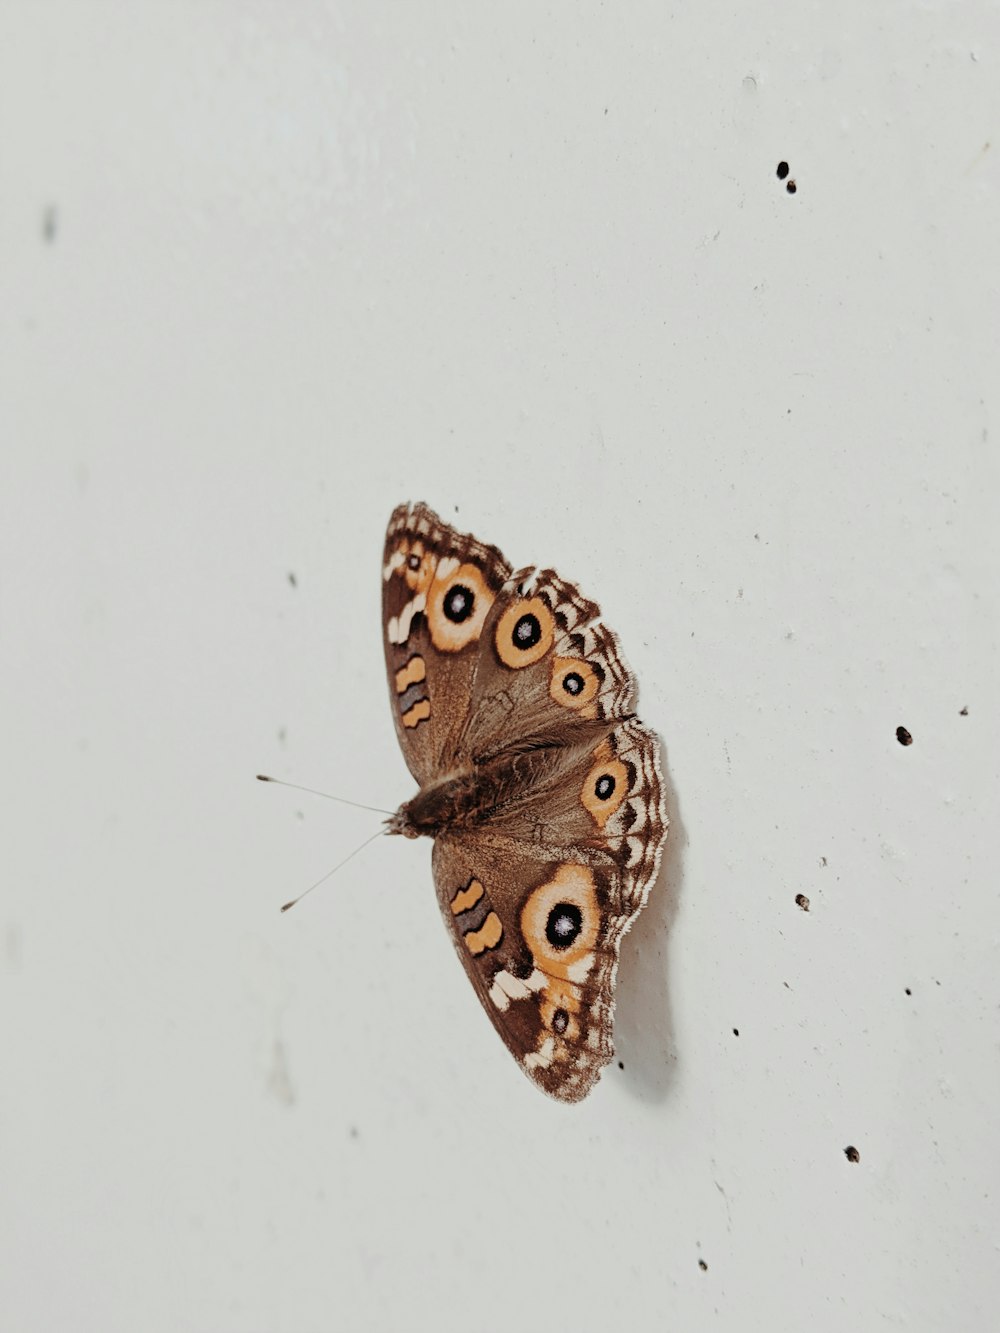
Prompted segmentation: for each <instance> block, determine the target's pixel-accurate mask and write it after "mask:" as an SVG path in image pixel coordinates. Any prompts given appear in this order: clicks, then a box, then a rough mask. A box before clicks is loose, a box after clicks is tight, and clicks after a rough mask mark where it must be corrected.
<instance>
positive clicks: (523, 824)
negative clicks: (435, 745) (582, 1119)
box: [434, 719, 667, 1102]
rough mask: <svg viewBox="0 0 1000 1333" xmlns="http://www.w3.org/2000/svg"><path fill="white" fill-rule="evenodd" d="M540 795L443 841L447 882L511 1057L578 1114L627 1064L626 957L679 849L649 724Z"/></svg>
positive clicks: (588, 755)
mask: <svg viewBox="0 0 1000 1333" xmlns="http://www.w3.org/2000/svg"><path fill="white" fill-rule="evenodd" d="M556 790H557V791H558V792H559V793H560V799H554V798H553V795H552V792H553V791H556ZM541 791H542V794H541V796H539V793H538V792H536V793H535V796H534V798H532V797H529V798H528V799H527V800H526V801H524V802H516V803H515V804H514V806H513V807H512V808H509V809H508V810H507V811H506V813H505V814H504V816H503V817H502V818H497V819H495V820H491V821H490V822H489V823H488V824H487V825H485V826H483V827H480V828H476V829H474V830H471V831H463V832H462V833H461V834H459V835H457V836H456V835H455V834H448V835H444V836H442V837H440V838H438V839H437V841H436V842H435V844H434V882H435V887H436V889H437V896H438V901H439V904H440V907H441V912H442V915H443V916H444V918H445V921H446V923H447V925H448V928H449V931H450V933H451V936H452V940H453V942H454V944H455V948H456V950H457V952H458V955H459V958H460V959H461V961H462V964H463V966H464V968H465V970H466V973H467V974H468V976H469V979H470V980H471V982H472V984H473V986H474V988H475V990H476V994H477V995H478V996H479V999H480V1001H481V1003H482V1005H483V1008H484V1009H485V1010H486V1012H487V1014H488V1015H489V1018H490V1020H491V1021H492V1023H493V1026H494V1027H495V1028H496V1030H497V1032H498V1033H499V1034H500V1036H501V1037H502V1038H503V1041H504V1043H505V1044H506V1046H507V1048H508V1049H509V1050H510V1052H511V1054H512V1055H513V1056H514V1058H515V1059H516V1060H517V1062H518V1064H519V1065H520V1066H521V1068H522V1069H523V1070H524V1072H525V1073H526V1074H527V1075H528V1077H529V1078H531V1079H532V1081H533V1082H534V1083H536V1084H537V1085H538V1086H539V1087H540V1088H542V1089H543V1091H545V1092H547V1093H549V1094H550V1095H551V1096H553V1097H556V1098H558V1099H559V1100H560V1101H566V1102H575V1101H579V1100H580V1099H581V1098H582V1097H585V1096H586V1095H587V1093H588V1092H589V1091H590V1089H591V1087H592V1086H593V1084H594V1083H595V1082H596V1081H597V1079H598V1078H599V1077H600V1074H601V1070H602V1069H603V1067H604V1066H605V1065H606V1064H607V1063H608V1061H609V1060H610V1059H611V1057H612V1054H613V1052H614V1044H613V1020H614V987H615V976H616V973H617V969H618V950H619V944H620V941H621V938H622V936H623V935H624V934H625V932H626V931H627V930H628V928H629V926H630V925H631V924H632V922H633V921H634V919H635V917H636V916H637V914H638V913H639V911H640V910H641V908H642V906H643V904H644V903H645V901H646V898H647V896H648V893H649V888H650V885H651V884H652V882H653V880H654V878H655V876H656V871H657V867H658V864H659V858H660V851H661V848H662V845H663V841H664V838H665V836H666V827H667V820H666V816H665V813H664V809H663V795H662V785H661V775H660V767H659V746H658V742H657V739H656V737H655V735H653V733H652V732H650V731H647V730H646V728H645V727H643V726H642V724H641V723H640V722H638V721H637V720H636V719H630V720H628V721H625V722H621V723H618V724H617V725H615V726H614V727H612V729H611V730H610V731H609V732H608V734H607V735H606V736H605V737H604V738H603V739H602V740H601V741H599V742H598V743H597V744H596V745H595V746H593V747H592V748H590V749H589V750H588V749H587V748H585V747H584V748H578V749H576V750H572V751H566V752H564V753H563V754H560V755H558V756H557V757H556V759H554V760H553V762H552V765H551V773H550V774H549V775H547V776H546V778H545V779H544V780H543V782H542V784H541Z"/></svg>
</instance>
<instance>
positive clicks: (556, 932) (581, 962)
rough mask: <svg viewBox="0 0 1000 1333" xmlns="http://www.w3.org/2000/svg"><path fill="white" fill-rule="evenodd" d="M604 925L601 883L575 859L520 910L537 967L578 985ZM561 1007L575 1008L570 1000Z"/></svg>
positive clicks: (529, 897) (524, 933) (539, 889)
mask: <svg viewBox="0 0 1000 1333" xmlns="http://www.w3.org/2000/svg"><path fill="white" fill-rule="evenodd" d="M599 927H600V908H599V906H598V902H597V887H596V883H595V880H594V872H593V871H592V870H591V869H590V867H589V866H581V865H575V864H573V863H571V862H565V863H564V864H562V865H560V866H558V867H557V869H556V872H555V874H554V875H553V876H552V878H551V879H550V880H548V881H546V882H545V883H544V884H540V885H539V886H538V888H537V889H534V890H533V891H532V892H531V893H530V894H529V895H528V897H527V900H526V901H525V904H524V906H523V908H522V909H521V934H522V935H523V936H524V941H525V943H526V944H527V946H528V948H529V949H530V950H531V953H532V956H533V958H534V962H535V966H536V967H537V968H539V969H540V970H541V971H543V972H545V973H547V974H548V976H549V977H550V978H552V979H553V980H557V981H558V980H561V981H571V982H573V983H574V984H575V985H578V984H579V983H580V982H582V981H583V980H584V979H585V978H586V976H587V973H588V972H589V971H590V968H591V967H592V966H593V963H594V954H593V952H592V950H593V948H594V944H595V943H596V941H597V932H598V929H599ZM549 990H551V982H550V985H549ZM559 1007H560V1008H564V1009H569V1008H572V1006H571V1005H569V1004H566V1003H562V1004H560V1006H559Z"/></svg>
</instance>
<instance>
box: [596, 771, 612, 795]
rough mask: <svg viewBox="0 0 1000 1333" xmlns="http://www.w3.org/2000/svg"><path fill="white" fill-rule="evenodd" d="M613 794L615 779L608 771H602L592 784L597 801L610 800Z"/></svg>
mask: <svg viewBox="0 0 1000 1333" xmlns="http://www.w3.org/2000/svg"><path fill="white" fill-rule="evenodd" d="M614 794H615V780H614V778H613V777H612V776H611V774H610V773H602V774H601V776H600V777H599V778H598V779H597V782H596V783H595V784H594V795H595V796H596V797H597V799H598V800H599V801H610V800H611V798H612V796H614Z"/></svg>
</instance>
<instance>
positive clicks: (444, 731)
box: [382, 504, 510, 784]
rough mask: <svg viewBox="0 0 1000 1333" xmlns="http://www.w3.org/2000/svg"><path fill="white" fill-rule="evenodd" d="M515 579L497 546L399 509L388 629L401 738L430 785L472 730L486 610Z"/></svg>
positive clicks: (387, 577) (416, 508) (386, 597)
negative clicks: (467, 727) (468, 723)
mask: <svg viewBox="0 0 1000 1333" xmlns="http://www.w3.org/2000/svg"><path fill="white" fill-rule="evenodd" d="M509 574H510V566H509V565H508V564H507V562H506V560H504V558H503V556H502V555H501V553H500V552H499V551H498V550H497V548H496V547H495V546H487V545H484V544H483V543H482V542H479V541H477V540H476V539H475V537H473V536H471V535H470V534H469V533H461V532H457V531H456V530H455V529H454V528H452V527H450V526H449V525H448V524H446V523H442V521H441V520H440V519H439V518H438V516H437V514H435V513H434V512H433V510H431V509H428V508H427V506H426V505H423V504H417V505H405V504H404V505H399V506H398V507H397V508H396V509H395V510H394V512H393V514H392V517H391V518H390V520H389V527H388V529H387V531H386V535H385V550H384V552H383V557H382V628H383V643H384V646H385V664H386V671H387V673H388V677H389V695H390V699H391V701H392V715H393V720H394V722H395V724H396V735H397V736H398V737H399V745H400V748H401V750H402V751H403V756H404V758H405V759H406V763H407V766H408V767H409V770H410V772H411V773H412V774H413V776H414V777H415V778H416V780H417V781H418V782H419V783H421V784H423V783H424V782H426V781H427V779H428V778H429V777H431V776H432V775H433V774H434V773H435V772H437V771H440V769H441V768H442V767H443V766H444V765H446V764H447V763H448V762H449V760H450V758H451V755H452V754H453V752H454V748H455V741H456V737H457V735H458V733H459V732H460V731H461V729H462V727H463V726H464V724H465V720H466V716H467V712H468V707H469V697H470V691H471V687H472V680H473V677H474V675H475V671H476V661H477V657H478V652H479V634H480V630H481V629H482V625H483V622H484V620H485V617H486V614H487V612H488V611H489V609H490V606H491V605H492V603H493V601H494V599H495V597H496V595H497V593H498V592H499V591H500V588H501V587H502V586H503V584H504V582H505V581H506V579H507V578H508V576H509Z"/></svg>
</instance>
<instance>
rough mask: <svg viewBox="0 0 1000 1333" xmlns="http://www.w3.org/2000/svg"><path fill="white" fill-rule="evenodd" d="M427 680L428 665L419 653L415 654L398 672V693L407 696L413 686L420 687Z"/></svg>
mask: <svg viewBox="0 0 1000 1333" xmlns="http://www.w3.org/2000/svg"><path fill="white" fill-rule="evenodd" d="M426 679H427V663H426V662H425V661H424V659H423V658H422V657H421V656H420V654H419V653H414V655H413V656H412V657H411V658H410V660H409V661H408V662H407V663H405V665H404V666H401V667H400V668H399V670H398V671H397V672H396V693H397V694H405V693H406V691H407V690H408V689H409V688H410V686H411V685H419V684H420V682H421V681H422V680H426Z"/></svg>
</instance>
